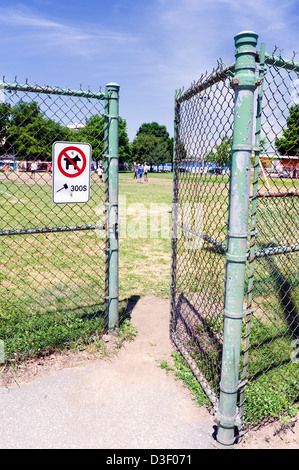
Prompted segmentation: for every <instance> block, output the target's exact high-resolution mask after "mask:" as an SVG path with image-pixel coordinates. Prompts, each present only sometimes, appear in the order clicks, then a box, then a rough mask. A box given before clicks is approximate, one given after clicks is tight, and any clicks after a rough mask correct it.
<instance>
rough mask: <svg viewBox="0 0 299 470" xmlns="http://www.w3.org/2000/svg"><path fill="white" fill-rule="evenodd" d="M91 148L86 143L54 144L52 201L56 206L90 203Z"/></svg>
mask: <svg viewBox="0 0 299 470" xmlns="http://www.w3.org/2000/svg"><path fill="white" fill-rule="evenodd" d="M90 163H91V146H90V145H89V144H85V143H72V142H55V143H54V144H53V154H52V168H53V184H52V200H53V202H54V203H55V204H68V203H76V202H77V203H78V202H88V201H89V197H90Z"/></svg>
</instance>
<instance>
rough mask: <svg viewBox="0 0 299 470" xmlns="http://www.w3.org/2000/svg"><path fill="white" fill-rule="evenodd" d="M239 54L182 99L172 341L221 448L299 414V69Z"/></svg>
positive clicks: (245, 44) (244, 48)
mask: <svg viewBox="0 0 299 470" xmlns="http://www.w3.org/2000/svg"><path fill="white" fill-rule="evenodd" d="M235 45H236V59H235V63H234V64H232V65H231V66H229V67H226V68H225V67H224V66H223V65H222V64H219V65H218V68H217V69H216V70H214V71H213V73H212V74H210V75H208V74H206V75H204V76H202V77H201V78H200V80H199V81H198V82H196V83H194V84H192V85H191V87H190V88H189V89H188V90H187V91H183V90H180V91H177V92H176V95H175V152H174V153H175V156H174V165H175V173H174V186H173V239H172V277H171V322H170V334H171V338H172V340H173V342H174V344H175V345H176V347H177V348H178V349H179V351H180V352H181V354H182V355H183V357H184V358H185V359H186V361H187V362H188V364H189V365H190V367H191V368H192V370H193V373H194V374H195V376H196V377H197V379H198V381H199V383H200V384H201V386H202V387H203V389H204V390H205V392H206V393H207V395H208V397H209V398H210V401H211V404H212V406H213V409H214V411H215V415H216V418H217V422H218V433H217V440H218V445H219V446H220V447H231V446H233V444H234V443H235V442H236V440H237V439H238V437H240V436H242V435H244V433H246V432H247V431H248V430H249V429H251V428H252V427H256V426H259V425H261V424H265V423H268V422H270V421H272V420H277V419H281V418H288V419H290V418H292V417H294V416H295V415H296V413H298V402H299V389H298V378H299V373H298V371H299V367H298V362H299V358H298V346H299V339H298V337H299V287H298V285H299V277H298V276H299V262H298V248H299V245H298V240H299V203H298V197H299V155H298V150H299V132H298V129H299V99H298V92H297V89H298V72H299V65H298V64H296V63H295V62H294V61H293V60H291V61H286V60H284V59H282V57H281V56H275V53H274V54H273V55H268V54H266V53H265V46H264V44H261V47H260V51H257V50H256V45H257V35H256V34H255V33H250V32H249V33H248V32H246V33H240V34H239V35H237V36H236V37H235Z"/></svg>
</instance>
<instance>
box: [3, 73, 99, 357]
mask: <svg viewBox="0 0 299 470" xmlns="http://www.w3.org/2000/svg"><path fill="white" fill-rule="evenodd" d="M0 93H1V95H0V98H1V99H0V154H1V155H0V200H1V209H0V211H1V212H0V214H1V216H0V224H1V226H0V235H1V237H0V245H1V261H0V263H1V271H0V272H1V274H0V279H1V285H0V306H1V340H2V341H3V343H4V348H5V361H7V362H8V363H12V362H14V361H20V360H26V359H28V358H31V357H37V356H39V355H40V354H45V353H49V352H51V351H55V350H56V349H57V348H60V349H61V348H65V347H71V346H72V345H74V344H76V345H77V346H78V345H79V346H80V345H85V346H86V345H87V344H90V343H93V342H97V341H98V339H99V337H100V335H101V333H102V332H103V330H104V329H105V328H106V326H107V306H106V299H105V296H106V278H107V263H106V260H105V256H106V254H105V251H106V246H107V240H106V235H105V231H103V230H102V229H103V228H105V210H103V207H105V202H106V198H107V184H106V181H105V180H106V177H105V172H104V174H103V176H101V177H100V175H99V174H98V173H97V170H98V169H104V150H105V149H104V131H105V129H104V127H105V124H104V112H105V110H104V101H103V100H104V97H105V95H104V93H101V92H98V93H93V92H91V91H90V90H88V91H83V90H82V89H79V90H76V91H73V90H69V89H61V88H58V87H55V88H51V87H49V86H45V87H40V86H37V85H34V86H29V85H28V83H26V84H24V85H21V84H19V83H17V81H15V82H14V83H7V82H6V80H5V78H4V79H3V82H2V83H1V87H0ZM56 141H67V142H88V143H90V144H91V146H92V165H91V188H90V200H89V202H88V203H86V204H54V203H53V202H52V167H51V163H52V145H53V143H54V142H56ZM99 173H100V172H99ZM102 233H103V235H102ZM97 235H98V236H97Z"/></svg>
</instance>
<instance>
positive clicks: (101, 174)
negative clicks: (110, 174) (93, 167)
mask: <svg viewBox="0 0 299 470" xmlns="http://www.w3.org/2000/svg"><path fill="white" fill-rule="evenodd" d="M97 172H98V177H99V180H100V181H101V183H102V182H103V168H102V167H101V166H99V167H98V170H97Z"/></svg>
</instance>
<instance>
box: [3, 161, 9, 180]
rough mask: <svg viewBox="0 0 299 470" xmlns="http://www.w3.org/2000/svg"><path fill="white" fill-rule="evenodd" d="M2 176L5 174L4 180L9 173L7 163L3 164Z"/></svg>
mask: <svg viewBox="0 0 299 470" xmlns="http://www.w3.org/2000/svg"><path fill="white" fill-rule="evenodd" d="M3 170H4V174H5V178H8V173H9V166H8V164H7V163H4V168H3Z"/></svg>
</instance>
